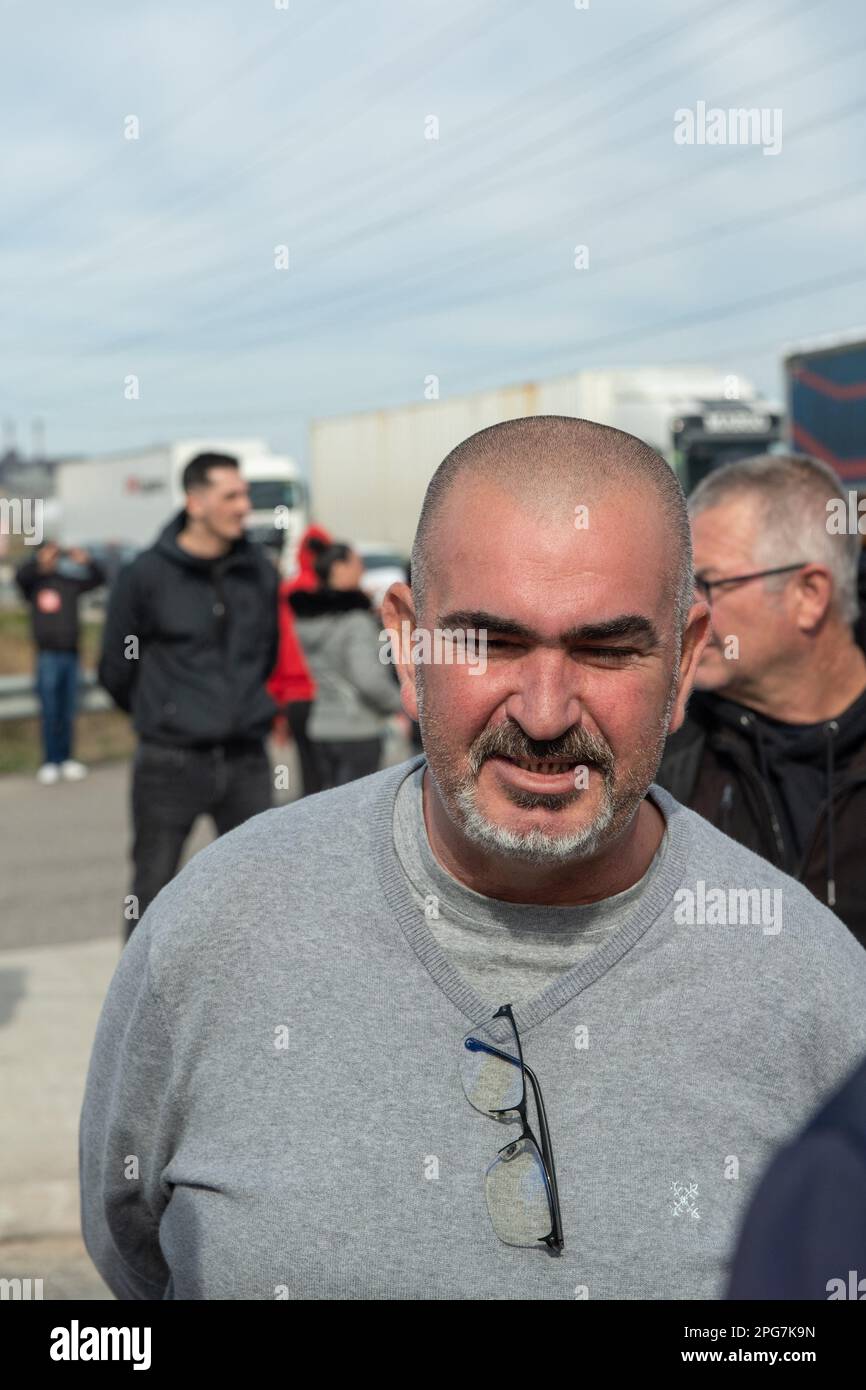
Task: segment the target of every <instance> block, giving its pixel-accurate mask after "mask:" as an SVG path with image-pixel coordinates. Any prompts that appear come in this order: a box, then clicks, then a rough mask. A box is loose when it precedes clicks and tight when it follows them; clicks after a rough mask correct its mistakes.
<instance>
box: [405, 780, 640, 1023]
mask: <svg viewBox="0 0 866 1390" xmlns="http://www.w3.org/2000/svg"><path fill="white" fill-rule="evenodd" d="M425 769H426V765H425V764H422V765H421V766H420V767H419V768H418V769H417V770H416V771H415V772H414V773H412V775H411V776H410V777H407V778H406V779H405V781H404V782H403V783H402V785H401V787H400V789H399V791H398V793H397V800H396V803H395V806H394V847H395V849H396V851H397V856H398V858H399V860H400V863H401V865H402V868H403V872H404V873H405V875H406V879H407V881H408V885H409V889H410V891H411V893H412V897H413V898H414V900H415V903H416V905H417V907H418V910H419V912H421V913H423V914H424V916H425V918H426V919H427V924H428V926H429V927H430V930H431V932H432V933H433V935H434V937H435V938H436V941H437V942H438V944H439V946H440V947H441V948H442V950H443V951H444V952H445V953H446V955H448V956H449V957H450V959H451V960H452V962H453V964H454V965H455V967H456V968H457V969H458V970H459V971H460V973H461V975H463V976H464V978H465V979H466V980H467V981H468V982H469V984H470V985H471V986H472V987H473V989H474V990H475V991H476V992H477V993H478V994H480V995H481V997H482V998H483V999H487V1000H489V1001H490V1003H491V1005H492V1006H493V1007H492V1010H491V1012H494V1011H495V1010H496V1009H497V1008H499V1006H500V1005H501V1004H505V1003H511V1004H515V1003H522V1002H524V1001H525V1000H527V999H531V998H532V997H533V996H534V995H536V994H540V993H541V991H542V990H543V989H545V988H546V987H547V986H548V985H549V984H552V982H553V981H554V980H555V979H556V978H557V977H558V976H559V975H561V974H563V973H564V972H565V971H566V970H570V969H571V967H572V966H574V965H576V964H577V963H578V961H581V960H583V959H584V958H585V957H587V956H589V955H590V954H591V953H592V952H593V951H594V950H595V948H596V947H597V946H598V945H600V944H601V943H602V942H603V941H604V940H605V939H606V938H607V937H608V936H609V935H611V934H612V933H613V932H615V931H616V929H617V928H618V927H620V926H622V924H623V923H624V922H625V921H626V920H627V918H628V916H629V914H630V913H631V912H633V911H634V909H635V907H636V906H637V903H638V900H639V899H640V898H641V897H642V895H643V894H644V892H645V891H646V889H647V887H648V886H649V884H650V882H651V880H652V879H653V878H654V877H655V875H656V873H657V871H658V869H659V867H660V865H661V861H662V859H663V858H664V855H665V852H666V850H667V845H668V832H667V828H665V833H664V836H663V839H662V842H661V844H660V845H659V848H658V850H657V851H656V854H655V856H654V858H653V861H652V863H651V864H650V866H649V868H648V869H647V871H646V873H645V874H644V875H643V877H642V878H640V879H638V881H637V883H634V884H632V886H631V887H630V888H626V889H625V890H624V892H622V893H616V894H615V895H614V896H613V897H611V898H603V899H602V900H601V902H597V903H589V904H587V905H586V906H571V907H543V906H536V905H534V904H533V905H526V904H523V903H510V902H504V901H502V900H501V899H499V898H487V897H485V896H484V895H483V894H481V893H476V892H475V891H474V890H473V889H471V888H467V887H466V885H465V884H463V883H460V882H459V881H458V880H457V879H456V878H454V877H453V875H452V874H450V873H449V872H448V871H447V869H444V868H443V867H442V865H441V864H440V863H439V861H438V860H437V859H436V857H435V856H434V854H433V851H432V849H431V848H430V840H429V837H428V835H427V827H426V825H425V823H424V804H423V793H422V786H423V781H424V772H425Z"/></svg>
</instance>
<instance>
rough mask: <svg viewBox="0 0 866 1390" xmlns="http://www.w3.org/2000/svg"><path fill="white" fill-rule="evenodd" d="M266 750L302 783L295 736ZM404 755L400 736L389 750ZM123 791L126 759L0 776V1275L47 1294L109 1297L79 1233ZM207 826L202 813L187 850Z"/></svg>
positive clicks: (116, 905) (114, 912) (123, 882)
mask: <svg viewBox="0 0 866 1390" xmlns="http://www.w3.org/2000/svg"><path fill="white" fill-rule="evenodd" d="M271 753H272V759H273V760H274V761H279V762H285V763H286V764H287V765H288V769H289V785H290V787H294V786H297V785H298V772H297V764H296V760H295V757H294V749H293V748H286V747H285V746H284V747H283V748H281V749H273V748H272V750H271ZM407 756H408V750H407V748H406V746H405V745H404V744H402V743H400V742H399V740H395V741H394V742H392V743H391V745H390V746H389V748H388V750H387V756H386V762H399V761H401V760H402V759H403V758H404V757H407ZM128 796H129V767H128V766H127V765H126V764H114V765H111V766H105V767H100V768H95V769H93V770H92V771H91V774H90V776H89V777H88V778H87V779H86V780H85V781H83V782H81V783H74V784H72V783H70V784H65V785H60V786H57V787H41V786H39V785H38V784H37V783H36V782H35V781H34V779H32V778H30V777H17V776H16V777H5V778H0V825H2V826H3V831H2V839H0V1135H2V1139H0V1278H3V1277H5V1278H15V1277H19V1278H27V1277H30V1278H33V1279H39V1278H41V1279H42V1280H43V1281H44V1283H43V1293H44V1297H45V1298H46V1299H110V1298H111V1297H112V1294H111V1293H110V1291H109V1290H108V1289H107V1288H106V1286H105V1284H104V1283H103V1282H102V1280H101V1279H100V1277H99V1275H98V1274H97V1272H96V1270H95V1269H94V1267H93V1264H92V1263H91V1261H90V1259H89V1257H88V1255H87V1252H86V1251H85V1249H84V1246H83V1243H82V1241H81V1235H80V1228H79V1213H78V1118H79V1113H80V1108H81V1097H82V1094H83V1091H84V1082H85V1078H86V1074H87V1064H88V1061H89V1057H90V1050H91V1047H92V1044H93V1036H94V1033H95V1031H96V1023H97V1020H98V1017H99V1011H100V1008H101V1006H102V1000H103V998H104V996H105V991H106V989H107V987H108V984H109V981H110V980H111V976H112V974H113V972H114V969H115V966H116V964H117V961H118V958H119V955H120V951H121V948H122V940H123V937H122V903H123V897H124V894H125V893H126V892H128V857H127V856H128V844H129V819H128ZM276 799H277V800H280V801H287V800H291V799H292V793H291V792H289V793H280V794H279V795H278V796H277V798H276ZM211 833H212V832H211V830H210V828H209V823H208V822H206V821H202V822H200V823H199V825H198V826H197V827H196V829H195V831H194V833H193V836H192V837H191V840H190V844H189V846H188V852H187V857H189V855H190V854H192V853H194V852H196V851H197V850H199V849H201V848H202V846H203V845H205V844H207V843H208V841H209V840H210V838H211Z"/></svg>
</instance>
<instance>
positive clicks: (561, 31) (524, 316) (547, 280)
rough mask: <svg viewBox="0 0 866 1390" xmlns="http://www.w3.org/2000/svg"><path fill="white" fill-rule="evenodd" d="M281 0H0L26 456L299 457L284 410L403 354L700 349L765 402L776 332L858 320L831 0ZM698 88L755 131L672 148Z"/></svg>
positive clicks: (12, 323) (600, 355)
mask: <svg viewBox="0 0 866 1390" xmlns="http://www.w3.org/2000/svg"><path fill="white" fill-rule="evenodd" d="M281 4H282V0H276V3H275V0H207V3H204V0H187V3H185V4H184V5H183V6H182V7H178V6H177V5H176V3H175V4H173V3H169V2H168V0H147V2H146V3H144V4H141V5H136V6H130V5H124V6H118V5H117V4H116V3H109V0H102V2H99V3H96V2H94V0H90V3H86V4H84V5H82V6H69V5H65V4H61V3H60V0H42V3H40V4H39V5H32V4H27V3H26V0H0V24H2V33H3V52H4V54H5V59H6V61H5V63H4V67H3V79H4V80H3V95H2V104H3V108H4V110H3V116H2V128H3V137H2V190H3V197H2V209H0V226H2V246H3V265H4V272H5V273H4V275H3V282H2V287H0V334H2V339H3V348H2V352H3V360H2V374H0V413H2V417H3V418H4V419H7V420H13V421H15V422H16V423H17V426H18V441H19V444H22V445H24V446H25V448H26V447H27V445H28V442H29V422H30V420H31V419H32V417H34V416H40V417H41V418H42V419H43V420H44V421H45V427H46V432H47V444H48V450H49V453H51V454H53V455H57V454H66V453H73V452H75V453H81V452H105V451H109V450H113V449H120V448H134V447H137V446H140V445H144V444H147V443H151V442H154V441H159V440H167V439H176V438H183V437H185V436H191V435H214V436H220V435H222V436H229V435H235V436H239V435H262V436H264V437H265V438H267V439H269V440H270V441H271V443H272V445H273V446H274V447H275V448H276V449H279V450H281V451H289V452H291V453H294V454H295V455H296V456H298V457H299V458H300V459H301V460H302V461H304V460H305V457H306V447H307V445H306V434H307V427H308V423H309V421H310V419H311V418H315V417H317V416H323V415H331V414H341V413H344V412H347V411H352V410H361V409H373V408H377V407H380V406H386V405H396V404H400V403H403V402H408V401H417V400H419V399H421V398H422V393H423V383H424V378H425V377H426V376H427V375H428V374H431V373H435V374H436V375H438V377H439V378H440V383H441V387H440V389H441V393H442V395H443V396H446V395H454V394H460V393H464V392H467V391H472V390H475V389H477V388H480V387H487V386H494V385H500V384H505V383H509V382H518V381H523V380H532V379H534V378H538V377H544V376H552V375H558V374H562V373H565V372H568V371H571V370H574V369H577V368H579V367H590V366H591V367H613V366H643V365H649V364H654V363H665V364H670V363H677V362H687V363H691V364H694V363H698V362H702V363H706V364H707V365H710V366H717V367H719V368H721V369H723V370H725V371H732V372H738V373H740V374H742V375H744V376H746V377H749V378H751V379H752V380H753V381H755V382H756V384H757V385H758V386H759V387H760V388H762V389H763V390H764V391H766V392H768V393H769V394H771V395H773V396H774V397H776V398H778V397H779V396H780V394H781V377H780V372H779V363H780V356H781V352H782V349H783V347H784V346H785V345H787V344H790V343H792V342H796V341H799V340H802V339H804V338H813V337H815V336H818V335H820V334H823V333H829V332H833V331H835V330H843V329H849V328H851V327H854V326H856V325H859V324H862V323H864V322H866V311H864V309H863V308H862V307H861V306H863V304H864V297H866V255H864V249H863V247H864V236H863V224H864V214H866V154H864V144H863V140H862V130H863V121H864V114H866V95H864V93H863V87H862V80H861V81H859V82H858V78H862V71H863V64H864V57H866V10H864V8H863V7H862V5H860V4H857V3H855V0H725V3H718V2H717V0H716V2H714V3H705V2H704V3H702V0H656V3H654V4H653V5H647V4H645V3H639V0H589V2H588V4H587V7H586V8H583V9H580V8H577V6H576V5H575V3H574V0H437V3H431V2H430V0H424V2H423V3H422V0H287V4H286V7H285V8H282V7H278V6H281ZM700 102H704V103H706V105H707V106H708V107H722V108H724V109H727V108H728V107H729V106H735V107H755V108H764V109H766V110H767V112H768V114H769V113H772V112H773V111H775V110H780V111H781V113H782V115H781V121H782V126H781V131H782V147H781V151H780V152H779V153H778V154H775V155H772V154H770V155H767V154H764V152H763V149H762V147H761V145H760V144H753V145H746V146H731V145H729V144H728V145H709V144H697V143H695V144H691V145H683V144H678V143H676V142H675V140H674V129H675V121H674V112H675V111H676V110H678V109H682V108H688V109H690V110H697V107H698V103H700ZM431 118H435V120H431ZM437 122H438V138H436V139H431V138H427V137H428V136H430V135H431V134H434V133H437V131H436V123H437ZM136 123H137V136H138V138H137V139H130V138H126V137H127V136H128V135H129V134H134V133H136ZM576 245H584V246H586V247H588V260H589V264H588V267H587V268H585V269H580V270H577V269H575V266H574V248H575V246H576ZM277 247H286V248H287V254H288V269H281V268H277V266H276V265H275V248H277ZM132 375H134V376H135V377H137V378H138V382H139V393H140V394H139V398H138V399H137V400H129V399H125V395H124V382H125V380H126V379H127V378H128V377H129V376H132Z"/></svg>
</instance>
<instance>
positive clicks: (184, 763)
mask: <svg viewBox="0 0 866 1390" xmlns="http://www.w3.org/2000/svg"><path fill="white" fill-rule="evenodd" d="M272 788H273V781H272V777H271V765H270V762H269V761H268V756H267V753H266V752H265V748H264V745H263V744H258V743H252V744H247V745H242V746H235V747H219V748H209V749H197V748H169V747H166V746H165V745H164V744H158V743H148V742H142V743H140V744H139V746H138V749H137V751H136V754H135V761H134V763H133V770H132V826H133V841H132V860H133V882H132V893H133V897H134V899H135V901H134V902H133V904H132V908H131V909H130V911H133V910H136V909H137V914H138V915H137V916H133V917H129V918H127V919H126V937H127V940H128V939H129V937H130V936H131V935H132V931H133V929H134V927H135V926H136V923H137V922H139V921H140V920H141V918H142V917H143V916H144V913H145V912H146V910H147V908H148V906H149V905H150V903H151V902H152V901H153V899H154V898H155V897H156V895H157V893H158V892H159V891H160V889H161V888H164V887H165V885H166V884H167V883H168V882H169V880H170V879H172V878H173V877H174V875H175V873H176V872H177V866H178V864H179V863H180V856H181V853H182V851H183V847H184V844H185V842H186V839H187V836H188V835H189V832H190V831H191V829H192V827H193V824H194V822H195V820H196V818H197V817H198V816H200V815H210V816H211V817H212V818H213V821H214V824H215V826H216V829H217V834H218V835H224V834H225V833H226V831H227V830H234V828H235V826H237V825H240V824H241V823H242V822H243V821H245V820H249V818H250V816H257V815H258V814H259V812H260V811H267V810H268V809H269V807H270V805H271V793H272Z"/></svg>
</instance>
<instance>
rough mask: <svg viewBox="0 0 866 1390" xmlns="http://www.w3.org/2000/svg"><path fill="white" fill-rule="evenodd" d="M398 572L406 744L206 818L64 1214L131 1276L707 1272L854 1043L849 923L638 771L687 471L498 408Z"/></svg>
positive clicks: (663, 720) (617, 441)
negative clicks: (414, 725) (394, 752)
mask: <svg viewBox="0 0 866 1390" xmlns="http://www.w3.org/2000/svg"><path fill="white" fill-rule="evenodd" d="M412 576H413V585H414V588H413V589H411V590H410V589H409V588H408V587H407V586H406V585H402V584H396V585H394V586H392V588H391V589H390V590H389V593H388V596H387V599H386V603H385V609H384V617H385V627H386V629H387V630H388V632H389V633H390V634H391V639H390V650H391V653H392V655H393V656H394V658H395V659H396V660H397V661H398V663H399V667H400V670H399V674H400V679H401V686H402V698H403V704H404V707H405V710H406V712H407V714H409V715H410V716H411V717H412V718H417V719H418V720H419V722H420V728H421V736H422V740H423V748H424V753H423V756H420V757H418V758H415V759H413V760H411V761H410V762H408V763H404V764H402V765H400V766H399V767H394V768H389V769H387V770H386V771H384V772H380V773H377V774H375V775H373V776H371V777H367V778H364V779H362V780H360V781H358V782H354V783H351V784H350V785H348V786H345V787H341V788H339V789H336V790H333V791H329V792H326V793H324V794H322V795H319V796H316V797H313V798H307V799H306V800H304V801H303V802H299V803H296V804H294V805H292V806H289V807H284V808H280V809H279V810H275V811H271V812H268V813H266V814H264V815H262V816H259V817H257V818H255V819H254V820H252V821H250V822H248V823H247V824H245V825H244V826H243V827H241V828H240V829H238V830H236V831H234V832H233V833H231V834H230V835H228V836H225V837H223V838H222V839H220V840H219V841H217V842H215V843H214V844H213V845H211V846H210V847H209V848H207V849H206V850H204V851H203V852H202V853H200V854H199V855H197V856H196V857H195V858H194V859H193V860H192V861H191V863H190V864H189V865H188V866H187V867H186V868H185V869H184V870H183V872H182V873H181V874H180V875H179V876H178V877H177V878H176V879H175V880H174V881H173V882H172V883H171V884H169V885H168V886H167V887H166V888H165V889H163V891H162V892H161V893H160V895H159V897H158V898H157V899H156V900H155V902H154V903H153V904H152V905H151V907H150V908H149V909H148V911H147V913H146V914H145V915H144V917H143V919H142V922H141V924H140V925H139V927H138V929H137V930H136V932H135V934H134V937H133V939H132V941H131V942H130V944H129V945H128V946H127V948H126V950H125V952H124V954H123V957H122V958H121V961H120V964H119V966H118V969H117V972H116V974H115V977H114V980H113V982H112V985H111V988H110V990H109V994H108V997H107V1000H106V1002H105V1005H104V1008H103V1013H102V1017H101V1020H100V1023H99V1028H98V1032H97V1036H96V1041H95V1045H94V1050H93V1057H92V1060H91V1066H90V1073H89V1077H88V1083H87V1091H86V1095H85V1100H84V1106H83V1111H82V1121H81V1183H82V1212H83V1222H84V1235H85V1240H86V1243H87V1247H88V1249H89V1251H90V1253H91V1255H92V1257H93V1259H94V1261H95V1263H96V1264H97V1266H98V1268H99V1269H100V1271H101V1272H102V1274H103V1276H104V1278H105V1279H106V1281H107V1282H108V1284H109V1286H110V1287H111V1288H112V1289H113V1290H114V1292H115V1293H116V1294H117V1295H118V1297H120V1298H128V1299H165V1298H168V1299H171V1298H184V1299H209V1298H230V1299H286V1298H288V1299H414V1300H427V1299H484V1300H488V1299H490V1300H494V1299H575V1298H577V1299H586V1298H588V1299H694V1298H698V1299H709V1298H716V1297H720V1296H721V1295H722V1293H723V1291H724V1288H725V1284H726V1279H727V1268H728V1263H729V1260H730V1256H731V1250H732V1244H733V1241H734V1237H735V1235H736V1231H737V1229H738V1226H739V1222H740V1219H741V1216H742V1213H743V1211H744V1208H745V1204H746V1202H747V1200H748V1197H749V1195H750V1194H751V1192H752V1191H753V1189H754V1187H755V1184H756V1182H757V1181H758V1179H759V1177H760V1175H761V1172H762V1169H763V1167H764V1165H765V1164H766V1162H767V1161H768V1160H769V1158H770V1157H771V1156H772V1155H773V1153H774V1152H775V1151H776V1149H777V1148H778V1147H779V1146H780V1145H782V1144H783V1143H784V1142H785V1141H786V1140H787V1139H788V1138H789V1136H790V1135H791V1134H792V1133H794V1132H795V1131H796V1130H797V1128H798V1127H799V1126H800V1125H801V1124H802V1123H803V1122H804V1121H805V1120H806V1119H807V1118H808V1117H809V1115H810V1114H811V1113H812V1112H813V1111H814V1110H815V1109H816V1108H817V1107H818V1106H819V1105H820V1103H821V1102H822V1100H823V1099H824V1098H825V1097H827V1096H828V1095H829V1094H830V1092H831V1091H832V1089H833V1088H834V1087H835V1085H836V1084H837V1083H838V1082H839V1080H840V1079H841V1078H842V1077H843V1076H844V1075H845V1074H846V1072H847V1071H849V1070H850V1069H851V1067H852V1066H853V1064H854V1062H855V1061H856V1060H858V1059H859V1057H860V1055H861V1054H862V1053H863V1051H864V1050H866V956H864V954H863V952H862V950H861V948H860V947H859V946H858V944H857V943H856V942H855V941H854V939H853V937H852V936H851V935H850V933H849V932H848V931H847V929H846V928H845V927H844V926H843V925H842V923H841V922H839V920H838V919H837V918H836V917H835V916H834V915H833V914H832V913H831V912H830V911H829V910H828V909H827V908H826V907H824V906H822V905H821V904H820V903H818V902H817V901H816V900H815V899H814V898H813V897H812V896H811V895H810V894H809V893H808V892H807V891H806V889H805V888H803V887H802V886H801V885H800V884H798V883H796V882H795V881H794V880H793V879H791V878H789V877H787V876H786V875H785V874H784V873H783V872H782V871H781V870H779V869H778V868H776V867H774V866H773V865H771V864H769V863H767V862H766V861H765V860H763V859H760V858H759V857H758V856H757V855H755V854H753V853H752V852H750V851H749V850H747V849H745V848H743V847H741V846H739V845H737V844H735V843H734V842H733V841H731V840H729V839H727V837H725V836H724V835H722V834H721V833H720V832H719V831H718V830H716V829H715V828H714V827H713V826H711V825H710V824H709V823H708V822H706V821H704V820H702V819H701V818H700V817H699V816H698V815H696V814H695V813H694V812H692V811H690V810H687V809H686V808H684V807H683V806H681V805H679V804H678V803H677V802H676V801H675V800H674V799H673V798H672V797H671V796H670V795H669V794H668V793H666V792H665V791H663V790H662V789H661V788H660V787H658V786H657V785H656V784H655V783H654V781H653V779H654V776H655V772H656V769H657V767H658V764H659V761H660V759H661V756H662V751H663V748H664V745H665V740H666V738H667V735H668V733H669V732H670V731H672V730H676V729H677V728H678V727H679V726H680V725H681V723H682V721H683V717H684V713H685V707H686V701H687V699H688V696H689V692H690V690H691V686H692V681H693V678H694V673H695V669H696V666H697V664H698V662H699V661H700V657H701V653H702V651H703V648H704V645H705V643H706V641H707V638H708V621H709V620H708V607H707V604H706V603H705V602H704V601H703V600H702V599H701V600H699V599H697V598H695V597H694V589H693V577H692V555H691V541H690V535H689V523H688V515H687V512H686V507H685V502H684V499H683V496H682V493H681V491H680V488H679V485H678V483H677V482H676V479H675V478H674V475H673V474H672V473H671V471H670V469H669V468H668V467H667V465H666V464H665V462H664V460H663V459H661V458H660V457H659V456H658V455H657V454H655V453H654V452H653V451H652V450H651V449H649V448H648V447H647V446H646V445H644V444H643V443H641V442H640V441H639V440H637V439H635V438H633V437H632V436H630V435H626V434H623V433H621V432H619V431H616V430H611V429H607V428H604V427H603V426H599V425H594V424H590V423H589V422H587V421H584V420H575V419H566V418H559V417H538V418H533V419H522V420H512V421H508V422H506V423H505V424H502V425H497V426H495V427H493V428H492V429H488V430H483V431H481V432H480V433H479V434H476V435H473V436H472V437H471V438H470V439H468V440H466V441H465V442H464V443H462V444H461V445H459V446H458V448H456V449H455V450H454V451H453V452H452V453H451V454H449V456H448V457H447V458H446V459H445V460H444V462H443V463H442V464H441V465H440V467H439V469H438V470H437V472H436V474H435V475H434V477H433V479H432V481H431V483H430V486H429V489H428V491H427V495H426V498H425V502H424V507H423V511H422V514H421V517H420V521H419V526H418V532H417V536H416V540H415V546H414V549H413V555H412ZM407 631H408V633H409V634H410V641H408V642H407V641H405V640H404V636H405V634H406V633H407ZM384 650H386V648H385V647H384V646H383V651H384ZM202 960H207V962H208V968H207V971H206V972H204V973H203V972H202V969H201V962H202Z"/></svg>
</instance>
